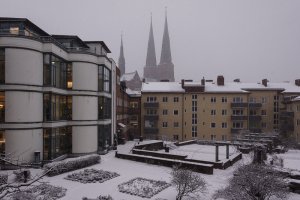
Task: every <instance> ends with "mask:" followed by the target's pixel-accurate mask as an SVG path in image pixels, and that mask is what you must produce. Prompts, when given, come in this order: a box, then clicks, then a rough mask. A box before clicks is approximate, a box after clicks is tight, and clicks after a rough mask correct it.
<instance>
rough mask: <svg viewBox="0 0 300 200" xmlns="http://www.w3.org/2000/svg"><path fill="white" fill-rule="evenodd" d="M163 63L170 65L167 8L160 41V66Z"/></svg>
mask: <svg viewBox="0 0 300 200" xmlns="http://www.w3.org/2000/svg"><path fill="white" fill-rule="evenodd" d="M163 63H172V56H171V47H170V37H169V30H168V19H167V8H166V13H165V28H164V35H163V41H162V48H161V56H160V64H163Z"/></svg>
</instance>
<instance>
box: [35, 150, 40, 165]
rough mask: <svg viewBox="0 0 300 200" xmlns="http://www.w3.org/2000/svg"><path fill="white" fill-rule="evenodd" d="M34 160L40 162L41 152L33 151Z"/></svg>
mask: <svg viewBox="0 0 300 200" xmlns="http://www.w3.org/2000/svg"><path fill="white" fill-rule="evenodd" d="M34 162H35V163H40V162H41V152H40V151H35V152H34Z"/></svg>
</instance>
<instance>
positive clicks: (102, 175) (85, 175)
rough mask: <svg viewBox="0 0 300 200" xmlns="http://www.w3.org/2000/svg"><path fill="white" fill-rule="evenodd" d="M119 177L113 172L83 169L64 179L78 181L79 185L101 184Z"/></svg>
mask: <svg viewBox="0 0 300 200" xmlns="http://www.w3.org/2000/svg"><path fill="white" fill-rule="evenodd" d="M117 176H120V175H119V174H117V173H115V172H109V171H103V170H96V169H85V170H83V171H80V172H77V173H72V174H69V175H68V176H67V177H65V179H67V180H71V181H78V182H80V183H96V182H99V183H103V182H105V181H107V180H110V179H112V178H115V177H117Z"/></svg>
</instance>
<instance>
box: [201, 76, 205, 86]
mask: <svg viewBox="0 0 300 200" xmlns="http://www.w3.org/2000/svg"><path fill="white" fill-rule="evenodd" d="M201 85H205V78H204V77H203V78H202V79H201Z"/></svg>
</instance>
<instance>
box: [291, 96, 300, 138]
mask: <svg viewBox="0 0 300 200" xmlns="http://www.w3.org/2000/svg"><path fill="white" fill-rule="evenodd" d="M292 110H293V112H294V132H293V136H294V138H295V140H296V141H297V142H298V143H299V142H300V101H294V102H293V103H292Z"/></svg>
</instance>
